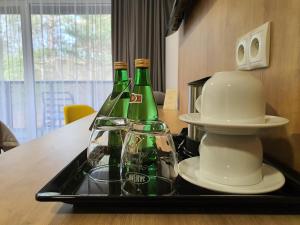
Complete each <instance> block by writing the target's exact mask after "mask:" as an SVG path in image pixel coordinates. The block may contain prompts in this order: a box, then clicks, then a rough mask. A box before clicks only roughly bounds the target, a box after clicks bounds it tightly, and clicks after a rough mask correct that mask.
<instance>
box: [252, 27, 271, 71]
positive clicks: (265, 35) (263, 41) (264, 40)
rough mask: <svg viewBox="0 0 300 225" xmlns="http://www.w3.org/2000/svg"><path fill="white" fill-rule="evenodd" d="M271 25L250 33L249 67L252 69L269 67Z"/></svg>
mask: <svg viewBox="0 0 300 225" xmlns="http://www.w3.org/2000/svg"><path fill="white" fill-rule="evenodd" d="M269 53H270V23H269V22H267V23H265V24H264V25H262V26H260V27H258V28H256V29H255V30H253V31H251V32H250V43H249V67H250V69H255V68H263V67H267V66H269Z"/></svg>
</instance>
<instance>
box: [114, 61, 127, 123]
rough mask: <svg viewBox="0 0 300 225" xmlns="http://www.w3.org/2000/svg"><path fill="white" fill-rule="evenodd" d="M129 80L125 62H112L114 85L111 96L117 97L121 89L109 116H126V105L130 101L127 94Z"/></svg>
mask: <svg viewBox="0 0 300 225" xmlns="http://www.w3.org/2000/svg"><path fill="white" fill-rule="evenodd" d="M128 84H129V80H128V74H127V63H125V62H115V63H114V86H113V91H112V94H111V97H112V98H115V97H117V96H118V95H119V94H120V93H121V92H122V91H123V90H125V91H124V92H123V94H122V95H121V97H120V99H119V101H118V102H117V103H116V105H115V107H114V109H113V111H112V112H111V116H113V117H124V118H127V113H128V106H129V101H130V94H129V87H128Z"/></svg>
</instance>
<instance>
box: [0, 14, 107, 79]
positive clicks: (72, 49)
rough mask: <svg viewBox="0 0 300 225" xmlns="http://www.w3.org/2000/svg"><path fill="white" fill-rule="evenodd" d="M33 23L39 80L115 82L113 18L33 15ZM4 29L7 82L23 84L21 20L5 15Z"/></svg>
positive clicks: (0, 26) (0, 25) (2, 18)
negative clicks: (112, 59)
mask: <svg viewBox="0 0 300 225" xmlns="http://www.w3.org/2000/svg"><path fill="white" fill-rule="evenodd" d="M31 20H32V21H31V22H32V41H33V55H34V70H35V78H36V80H103V79H105V80H111V79H112V76H111V68H112V67H111V16H110V15H109V14H103V15H32V16H31ZM0 29H1V30H0V45H1V43H2V45H3V53H2V54H3V55H2V58H3V60H2V63H3V65H2V67H0V68H3V75H4V76H3V78H4V80H23V73H24V71H23V51H22V33H21V21H20V16H19V15H1V16H0ZM1 38H2V40H1ZM0 47H1V46H0ZM0 54H1V53H0ZM0 58H1V57H0ZM0 63H1V62H0ZM0 79H2V75H1V71H0Z"/></svg>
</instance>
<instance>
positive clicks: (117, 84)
mask: <svg viewBox="0 0 300 225" xmlns="http://www.w3.org/2000/svg"><path fill="white" fill-rule="evenodd" d="M124 90H125V91H124ZM121 92H123V94H122V95H121V97H120V98H119V100H118V102H117V103H116V105H115V106H114V108H113V110H112V112H111V114H110V116H111V117H123V118H127V113H128V107H129V101H130V94H129V80H128V74H127V64H126V63H125V62H115V63H114V86H113V90H112V94H111V98H116V97H117V96H119V95H120V94H121ZM123 139H124V134H123V132H121V131H113V130H111V131H109V135H108V146H109V151H110V156H109V166H110V169H109V179H110V180H118V179H119V178H120V173H119V164H120V156H121V149H122V144H123V141H122V140H123ZM109 192H110V194H112V195H118V194H120V187H119V186H118V185H117V184H116V183H114V182H111V183H110V185H109Z"/></svg>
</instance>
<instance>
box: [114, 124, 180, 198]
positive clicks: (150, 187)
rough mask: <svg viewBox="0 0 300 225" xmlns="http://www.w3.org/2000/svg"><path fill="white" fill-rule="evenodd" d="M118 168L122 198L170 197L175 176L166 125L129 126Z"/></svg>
mask: <svg viewBox="0 0 300 225" xmlns="http://www.w3.org/2000/svg"><path fill="white" fill-rule="evenodd" d="M120 167H121V189H122V193H123V194H124V195H142V196H159V195H172V194H173V193H174V192H175V187H174V183H175V179H176V177H177V175H178V173H177V157H176V151H175V146H174V143H173V139H172V135H171V133H170V131H169V129H168V127H167V126H166V124H165V123H163V122H161V121H148V122H137V123H132V124H131V125H130V129H129V131H128V133H127V135H126V138H125V141H124V145H123V148H122V154H121V165H120Z"/></svg>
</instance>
